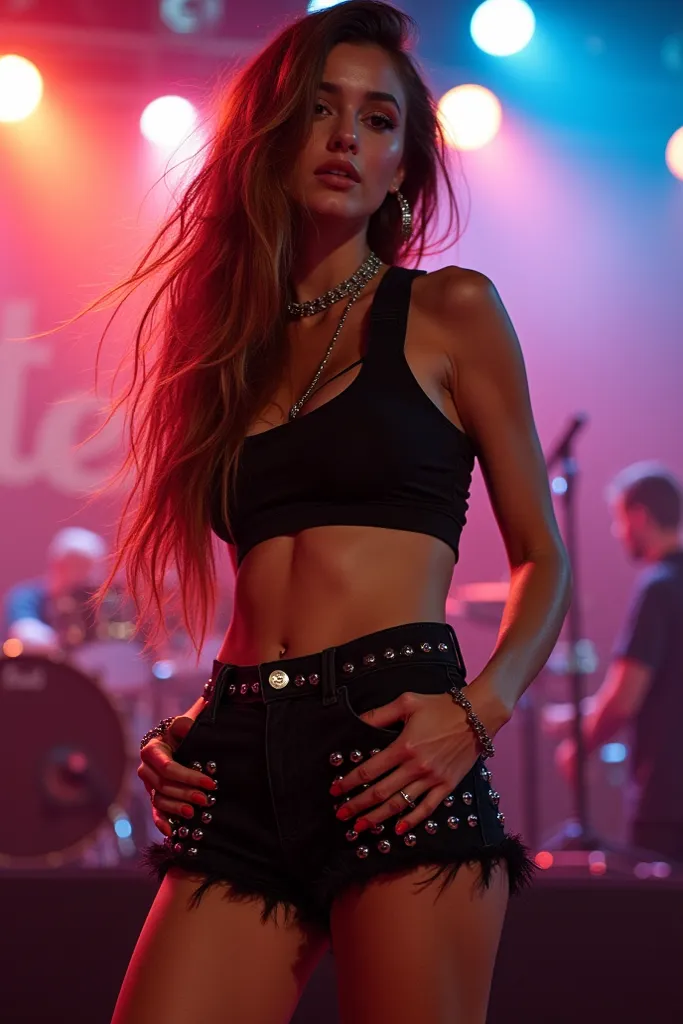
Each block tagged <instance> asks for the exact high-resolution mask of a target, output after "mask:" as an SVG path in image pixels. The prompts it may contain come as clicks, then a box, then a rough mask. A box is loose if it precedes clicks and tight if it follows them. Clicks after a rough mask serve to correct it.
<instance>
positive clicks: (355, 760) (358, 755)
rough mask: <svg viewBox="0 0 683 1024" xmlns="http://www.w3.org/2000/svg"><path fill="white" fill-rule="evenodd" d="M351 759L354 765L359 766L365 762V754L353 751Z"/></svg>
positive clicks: (350, 755)
mask: <svg viewBox="0 0 683 1024" xmlns="http://www.w3.org/2000/svg"><path fill="white" fill-rule="evenodd" d="M349 758H350V760H351V761H353V763H354V764H358V762H359V761H362V760H363V753H362V751H360V750H352V751H351V753H350V754H349Z"/></svg>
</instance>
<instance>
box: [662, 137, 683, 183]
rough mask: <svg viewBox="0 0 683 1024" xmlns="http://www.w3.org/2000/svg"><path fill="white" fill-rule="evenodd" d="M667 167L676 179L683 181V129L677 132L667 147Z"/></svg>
mask: <svg viewBox="0 0 683 1024" xmlns="http://www.w3.org/2000/svg"><path fill="white" fill-rule="evenodd" d="M665 156H666V166H667V167H668V168H669V170H670V171H671V173H672V174H673V176H674V178H680V179H681V181H683V128H679V129H678V131H675V132H674V133H673V135H672V136H671V138H670V139H669V142H668V144H667V147H666V155H665Z"/></svg>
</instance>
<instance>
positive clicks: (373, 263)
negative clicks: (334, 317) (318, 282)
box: [287, 252, 382, 318]
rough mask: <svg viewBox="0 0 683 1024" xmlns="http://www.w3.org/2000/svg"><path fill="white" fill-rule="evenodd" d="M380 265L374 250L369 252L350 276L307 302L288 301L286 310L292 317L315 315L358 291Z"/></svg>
mask: <svg viewBox="0 0 683 1024" xmlns="http://www.w3.org/2000/svg"><path fill="white" fill-rule="evenodd" d="M381 266H382V261H381V259H380V258H379V256H375V254H374V252H371V253H370V254H369V255H368V256H367V257H366V259H365V260H364V261H363V262H362V263H361V265H360V267H359V268H358V270H357V271H356V272H355V273H354V274H351V277H347V278H346V280H345V281H342V282H341V284H338V285H335V287H334V288H330V290H329V291H327V292H325V294H324V295H319V296H318V298H317V299H309V300H308V302H289V303H288V304H287V312H288V313H289V315H290V316H291V317H293V318H299V317H303V316H315V314H316V313H322V311H323V310H324V309H327V308H328V307H329V306H333V305H334V304H335V302H339V301H340V300H341V299H345V298H346V296H347V295H353V294H355V293H356V292H359V291H360V290H361V289H362V288H364V287H365V285H366V284H367V283H368V281H370V280H371V279H372V278H373V277H374V276H375V274H376V273H377V272H378V270H379V268H380V267H381Z"/></svg>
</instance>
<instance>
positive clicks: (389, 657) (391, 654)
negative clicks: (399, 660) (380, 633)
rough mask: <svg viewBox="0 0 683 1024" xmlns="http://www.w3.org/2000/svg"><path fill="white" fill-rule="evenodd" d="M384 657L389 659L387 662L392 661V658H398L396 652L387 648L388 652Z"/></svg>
mask: <svg viewBox="0 0 683 1024" xmlns="http://www.w3.org/2000/svg"><path fill="white" fill-rule="evenodd" d="M384 657H385V658H386V659H387V661H391V660H392V658H395V657H396V651H394V650H393V649H392V648H391V647H387V649H386V651H385V652H384Z"/></svg>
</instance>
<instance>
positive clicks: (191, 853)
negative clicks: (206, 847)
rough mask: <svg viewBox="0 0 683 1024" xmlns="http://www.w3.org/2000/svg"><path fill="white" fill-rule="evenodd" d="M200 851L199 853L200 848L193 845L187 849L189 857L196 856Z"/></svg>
mask: <svg viewBox="0 0 683 1024" xmlns="http://www.w3.org/2000/svg"><path fill="white" fill-rule="evenodd" d="M198 853H199V850H198V849H197V847H196V846H191V847H190V848H189V850H188V851H187V855H188V857H196V856H197V854H198Z"/></svg>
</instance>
